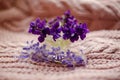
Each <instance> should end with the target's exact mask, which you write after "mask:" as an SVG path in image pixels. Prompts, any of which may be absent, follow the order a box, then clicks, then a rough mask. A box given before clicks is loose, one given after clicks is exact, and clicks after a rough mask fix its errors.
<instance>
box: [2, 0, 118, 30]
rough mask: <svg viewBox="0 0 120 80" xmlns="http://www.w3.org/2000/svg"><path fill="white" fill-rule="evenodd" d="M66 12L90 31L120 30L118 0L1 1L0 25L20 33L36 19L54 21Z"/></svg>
mask: <svg viewBox="0 0 120 80" xmlns="http://www.w3.org/2000/svg"><path fill="white" fill-rule="evenodd" d="M66 10H70V11H71V13H72V15H74V16H75V17H76V18H77V19H78V21H79V22H86V23H87V24H88V26H89V29H90V30H101V29H119V30H120V26H119V25H120V0H35V1H34V0H0V25H2V26H4V27H5V28H8V29H10V30H13V31H16V30H19V31H20V29H18V27H19V28H21V30H23V28H24V27H25V26H26V25H29V22H30V21H32V20H33V19H34V18H36V17H40V18H41V19H44V18H53V17H56V16H60V15H62V14H63V13H64V11H66ZM8 14H9V15H8Z"/></svg>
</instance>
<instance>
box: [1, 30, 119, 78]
mask: <svg viewBox="0 0 120 80" xmlns="http://www.w3.org/2000/svg"><path fill="white" fill-rule="evenodd" d="M36 38H37V37H36V36H32V35H30V34H27V33H21V32H19V33H18V32H17V33H16V32H10V31H7V30H4V29H2V28H1V30H0V80H120V31H117V30H116V31H113V30H111V31H105V30H102V31H94V32H91V33H89V34H88V36H87V38H86V39H85V40H84V41H77V42H76V43H73V44H71V45H70V46H69V47H70V48H71V49H73V48H74V50H77V49H82V50H83V51H84V53H85V54H86V56H87V58H88V64H87V65H86V67H76V68H75V70H71V69H67V68H65V67H61V66H60V65H56V64H51V65H49V64H45V63H39V64H37V63H33V62H30V61H19V60H18V59H17V58H15V57H14V56H17V55H19V53H20V52H21V50H22V47H23V46H24V45H25V42H26V41H27V40H36Z"/></svg>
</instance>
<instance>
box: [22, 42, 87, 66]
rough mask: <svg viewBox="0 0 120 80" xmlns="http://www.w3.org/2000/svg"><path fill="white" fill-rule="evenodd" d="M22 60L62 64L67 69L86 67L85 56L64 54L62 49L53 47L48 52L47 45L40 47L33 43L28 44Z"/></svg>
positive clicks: (70, 53)
mask: <svg viewBox="0 0 120 80" xmlns="http://www.w3.org/2000/svg"><path fill="white" fill-rule="evenodd" d="M20 58H22V59H26V58H27V59H31V60H32V61H35V62H46V63H49V62H54V63H60V64H63V65H64V66H67V67H75V66H84V65H85V64H86V59H85V58H84V57H83V56H81V55H76V54H75V53H74V52H71V51H70V50H67V51H66V52H63V51H62V50H61V49H60V47H57V48H54V47H52V48H51V50H48V49H47V48H46V45H42V46H40V45H39V42H37V43H33V41H31V42H27V46H25V47H24V48H23V52H22V53H21V55H20Z"/></svg>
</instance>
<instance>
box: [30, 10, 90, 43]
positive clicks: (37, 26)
mask: <svg viewBox="0 0 120 80" xmlns="http://www.w3.org/2000/svg"><path fill="white" fill-rule="evenodd" d="M61 32H62V33H63V34H61ZM88 32H89V30H88V28H87V25H86V24H85V23H80V24H79V23H78V22H77V20H76V18H74V16H72V15H71V13H70V11H69V10H68V11H66V12H65V13H64V16H63V17H56V18H55V19H53V20H51V21H46V20H40V19H39V18H38V19H36V21H35V22H31V24H30V28H29V33H32V34H35V35H39V37H38V40H39V42H44V40H45V38H46V36H47V35H51V36H52V37H53V40H54V41H56V39H58V38H60V37H62V38H63V39H64V40H68V39H69V40H70V41H71V42H75V41H77V40H78V39H79V38H81V39H82V40H83V39H84V38H85V37H86V34H87V33H88Z"/></svg>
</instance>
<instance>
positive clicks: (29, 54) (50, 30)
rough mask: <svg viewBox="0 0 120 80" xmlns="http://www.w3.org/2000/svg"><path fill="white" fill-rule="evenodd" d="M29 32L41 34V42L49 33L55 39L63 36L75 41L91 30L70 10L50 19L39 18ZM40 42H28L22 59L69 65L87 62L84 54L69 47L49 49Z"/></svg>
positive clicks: (80, 64) (81, 64) (64, 38)
mask: <svg viewBox="0 0 120 80" xmlns="http://www.w3.org/2000/svg"><path fill="white" fill-rule="evenodd" d="M28 32H29V33H32V34H34V35H39V36H38V41H39V42H40V43H42V42H44V41H45V38H46V37H47V35H49V36H52V39H53V41H56V40H57V39H59V38H60V37H62V38H63V40H70V41H71V42H75V41H77V40H79V38H80V39H81V40H84V38H85V37H86V34H87V33H88V32H89V30H88V28H87V25H86V23H78V21H77V20H76V18H75V17H74V16H72V15H71V13H70V11H69V10H68V11H66V12H65V13H64V15H63V16H61V17H56V18H55V19H53V20H50V21H47V20H40V19H39V18H37V19H36V20H35V21H33V22H31V23H30V27H29V31H28ZM39 42H37V43H33V41H31V42H27V46H25V47H23V51H22V52H21V54H20V56H19V57H20V58H22V59H27V58H28V59H30V60H32V61H34V62H53V63H59V64H62V65H65V66H67V67H75V66H84V65H85V64H86V62H87V61H86V59H85V58H84V57H83V54H82V55H76V53H75V52H72V51H70V50H69V49H68V50H67V51H62V50H61V48H60V47H57V48H55V47H52V48H50V49H47V48H46V45H40V44H39Z"/></svg>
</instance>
